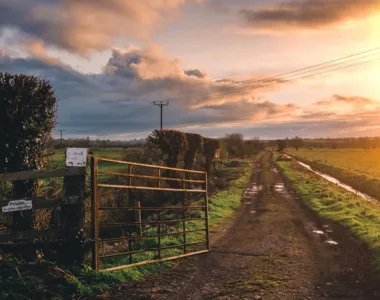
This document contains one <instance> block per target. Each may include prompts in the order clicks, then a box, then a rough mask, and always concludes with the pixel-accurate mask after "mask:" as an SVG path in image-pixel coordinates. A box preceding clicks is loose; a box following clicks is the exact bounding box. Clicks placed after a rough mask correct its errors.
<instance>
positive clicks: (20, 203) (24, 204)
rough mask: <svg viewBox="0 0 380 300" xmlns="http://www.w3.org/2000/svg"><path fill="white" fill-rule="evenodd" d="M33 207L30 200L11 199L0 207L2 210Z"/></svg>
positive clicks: (8, 210)
mask: <svg viewBox="0 0 380 300" xmlns="http://www.w3.org/2000/svg"><path fill="white" fill-rule="evenodd" d="M32 208H33V204H32V200H12V201H9V203H8V205H7V206H3V207H2V208H1V210H2V212H12V211H20V210H29V209H32Z"/></svg>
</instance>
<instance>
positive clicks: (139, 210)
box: [136, 200, 142, 236]
mask: <svg viewBox="0 0 380 300" xmlns="http://www.w3.org/2000/svg"><path fill="white" fill-rule="evenodd" d="M136 204H137V207H136V208H137V209H138V210H137V222H138V223H139V224H138V225H137V227H138V233H139V236H142V223H141V201H140V200H139V201H137V202H136Z"/></svg>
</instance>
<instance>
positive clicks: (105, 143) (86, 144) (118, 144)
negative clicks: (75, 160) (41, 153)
mask: <svg viewBox="0 0 380 300" xmlns="http://www.w3.org/2000/svg"><path fill="white" fill-rule="evenodd" d="M145 143H146V139H140V140H137V139H134V140H129V141H115V140H100V139H96V140H91V139H90V138H86V139H62V141H61V139H53V140H52V143H51V145H50V146H51V148H54V149H61V148H66V147H74V148H131V147H138V146H143V145H144V144H145Z"/></svg>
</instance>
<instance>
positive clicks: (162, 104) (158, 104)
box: [153, 101, 169, 130]
mask: <svg viewBox="0 0 380 300" xmlns="http://www.w3.org/2000/svg"><path fill="white" fill-rule="evenodd" d="M153 105H156V106H159V107H160V112H161V114H160V116H161V118H160V124H161V130H162V108H163V107H164V106H167V105H169V101H167V102H165V103H164V102H162V101H160V102H156V101H154V102H153Z"/></svg>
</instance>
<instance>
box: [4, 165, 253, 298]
mask: <svg viewBox="0 0 380 300" xmlns="http://www.w3.org/2000/svg"><path fill="white" fill-rule="evenodd" d="M227 170H229V171H231V172H233V173H234V174H235V175H234V178H235V179H234V180H232V181H231V182H230V184H229V186H228V188H227V189H225V190H220V191H216V192H215V193H214V194H213V195H212V196H211V197H210V199H209V200H210V205H209V221H210V222H209V224H210V227H211V229H213V228H216V227H217V226H218V225H220V224H221V223H223V222H225V221H226V219H228V218H229V217H231V216H232V215H233V213H234V212H235V210H236V209H237V208H238V207H239V205H240V203H241V197H242V193H243V191H244V188H245V185H246V183H247V182H248V180H249V178H250V176H251V173H252V162H251V161H248V160H244V161H241V162H240V164H239V166H238V167H234V168H227ZM187 226H188V228H187V230H192V229H196V228H197V224H193V223H192V222H189V224H188V225H187ZM189 238H190V240H188V242H196V241H198V240H199V238H200V237H199V235H196V234H194V235H193V236H191V237H189ZM148 242H149V241H148ZM161 242H162V243H163V245H172V244H174V245H175V244H180V243H179V240H178V238H176V237H168V238H165V239H163V240H162V241H161ZM142 246H144V245H142ZM177 252H178V250H176V249H173V250H168V253H166V256H172V255H177V254H180V253H177ZM141 255H142V256H141V257H139V260H145V259H152V258H154V257H153V256H152V255H151V254H141ZM118 263H125V262H124V261H120V262H118ZM172 264H173V262H163V263H155V264H148V265H143V266H139V267H131V268H127V269H124V270H121V271H114V272H106V273H102V272H94V271H92V270H91V269H90V268H87V269H71V270H63V269H60V268H58V267H57V266H56V265H55V264H53V263H50V262H46V261H42V262H39V263H30V262H24V261H20V260H16V259H7V260H6V263H5V264H4V265H3V266H2V268H1V269H0V285H1V290H0V299H30V298H31V299H63V298H64V299H76V298H79V297H81V296H86V295H91V294H94V293H99V292H100V291H102V290H104V289H107V288H109V287H111V286H112V285H115V284H118V283H121V282H123V281H130V280H134V281H136V280H141V279H143V278H144V277H146V276H147V275H153V274H154V273H158V272H160V271H162V270H163V269H166V268H168V267H170V266H171V265H172ZM31 270H34V271H31Z"/></svg>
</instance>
